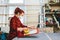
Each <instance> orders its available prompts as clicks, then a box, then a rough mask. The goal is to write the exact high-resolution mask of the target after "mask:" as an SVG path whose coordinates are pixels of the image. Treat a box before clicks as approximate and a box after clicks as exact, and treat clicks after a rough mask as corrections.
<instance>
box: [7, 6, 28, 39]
mask: <svg viewBox="0 0 60 40" xmlns="http://www.w3.org/2000/svg"><path fill="white" fill-rule="evenodd" d="M23 16H24V11H23V10H22V9H20V8H18V7H17V8H16V9H15V11H14V16H13V17H12V18H11V20H10V32H9V35H8V37H7V40H12V39H13V38H15V37H17V36H18V31H19V30H21V29H20V27H27V26H25V25H23V24H22V22H21V21H20V19H19V18H20V17H23ZM19 34H20V35H19V37H23V36H24V32H23V31H21V32H19Z"/></svg>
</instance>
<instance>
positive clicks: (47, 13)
mask: <svg viewBox="0 0 60 40" xmlns="http://www.w3.org/2000/svg"><path fill="white" fill-rule="evenodd" d="M54 13H55V12H46V13H45V15H53V14H54ZM56 14H59V15H60V12H56Z"/></svg>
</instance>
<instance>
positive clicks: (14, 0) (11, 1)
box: [9, 0, 23, 3]
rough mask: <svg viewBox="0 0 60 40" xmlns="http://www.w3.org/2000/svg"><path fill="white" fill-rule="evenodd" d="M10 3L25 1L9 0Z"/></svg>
mask: <svg viewBox="0 0 60 40" xmlns="http://www.w3.org/2000/svg"><path fill="white" fill-rule="evenodd" d="M9 3H23V0H9Z"/></svg>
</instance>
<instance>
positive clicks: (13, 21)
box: [10, 19, 17, 30]
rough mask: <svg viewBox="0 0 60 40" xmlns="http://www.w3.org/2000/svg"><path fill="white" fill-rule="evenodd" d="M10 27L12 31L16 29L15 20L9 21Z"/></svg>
mask: <svg viewBox="0 0 60 40" xmlns="http://www.w3.org/2000/svg"><path fill="white" fill-rule="evenodd" d="M10 26H11V27H12V28H13V29H14V30H16V29H17V27H16V21H15V19H11V20H10Z"/></svg>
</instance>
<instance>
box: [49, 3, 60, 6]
mask: <svg viewBox="0 0 60 40" xmlns="http://www.w3.org/2000/svg"><path fill="white" fill-rule="evenodd" d="M49 5H50V6H60V3H49Z"/></svg>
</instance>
